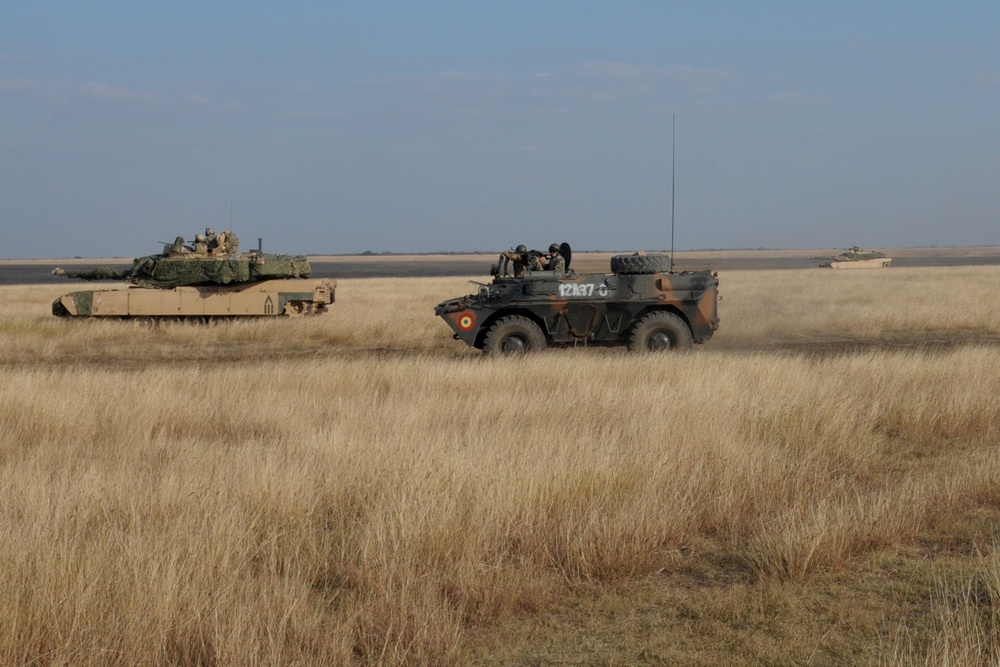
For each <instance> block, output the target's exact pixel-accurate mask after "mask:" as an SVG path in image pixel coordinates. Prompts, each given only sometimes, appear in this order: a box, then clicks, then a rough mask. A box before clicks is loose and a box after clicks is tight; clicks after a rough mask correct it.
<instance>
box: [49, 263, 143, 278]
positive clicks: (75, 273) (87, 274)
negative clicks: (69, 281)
mask: <svg viewBox="0 0 1000 667" xmlns="http://www.w3.org/2000/svg"><path fill="white" fill-rule="evenodd" d="M52 275H54V276H66V277H67V278H79V279H80V280H126V279H128V278H129V276H131V275H132V271H131V270H130V269H116V268H114V267H112V266H98V267H97V268H93V269H61V268H58V267H56V268H54V269H52Z"/></svg>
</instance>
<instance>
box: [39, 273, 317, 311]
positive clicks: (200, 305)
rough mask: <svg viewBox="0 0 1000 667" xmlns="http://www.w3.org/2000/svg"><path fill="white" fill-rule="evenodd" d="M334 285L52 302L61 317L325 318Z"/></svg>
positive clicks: (269, 284)
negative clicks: (316, 315)
mask: <svg viewBox="0 0 1000 667" xmlns="http://www.w3.org/2000/svg"><path fill="white" fill-rule="evenodd" d="M335 288H336V283H335V282H333V281H330V280H311V279H276V280H264V281H260V282H252V283H237V284H230V285H192V286H182V287H174V288H172V289H162V288H148V287H138V286H128V287H125V288H122V289H107V290H83V291H79V292H70V293H69V294H65V295H63V296H61V297H59V298H58V299H56V300H55V301H54V302H53V303H52V314H53V315H57V316H60V317H74V318H75V317H79V318H87V317H116V318H152V319H157V318H210V317H278V316H298V315H311V314H320V313H323V312H325V311H326V309H327V306H328V305H329V304H331V303H333V301H334V291H335Z"/></svg>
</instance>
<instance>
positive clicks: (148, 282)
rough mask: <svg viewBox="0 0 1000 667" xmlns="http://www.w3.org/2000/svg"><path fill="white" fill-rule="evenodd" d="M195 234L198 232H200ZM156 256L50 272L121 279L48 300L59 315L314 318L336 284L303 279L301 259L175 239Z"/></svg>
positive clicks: (306, 266) (306, 268) (306, 263)
mask: <svg viewBox="0 0 1000 667" xmlns="http://www.w3.org/2000/svg"><path fill="white" fill-rule="evenodd" d="M199 236H200V235H199ZM165 245H169V247H168V248H166V249H164V251H163V252H162V253H161V254H159V255H148V256H146V257H139V258H137V259H135V260H133V262H132V267H131V268H130V269H125V270H120V269H116V268H114V267H98V268H96V269H88V270H79V271H74V270H63V269H58V268H57V269H55V270H53V273H54V274H56V275H64V276H66V277H68V278H80V279H82V280H119V281H125V285H124V286H123V287H121V288H118V289H99V290H83V291H79V292H70V293H69V294H65V295H63V296H61V297H59V298H58V299H56V300H55V301H54V302H53V303H52V314H53V315H56V316H59V317H114V318H142V319H144V320H153V321H156V320H161V319H178V320H195V321H197V320H202V321H208V320H209V319H212V318H230V317H274V316H301V315H318V314H320V313H324V312H326V310H327V306H328V305H329V304H331V303H333V301H334V291H335V288H336V283H334V282H333V281H330V280H315V279H309V275H310V273H311V268H310V266H309V261H308V260H307V259H306V258H305V257H303V256H291V255H280V254H269V253H265V252H262V251H261V250H259V249H258V250H256V251H251V252H247V253H242V254H235V253H229V252H215V253H210V252H206V251H203V252H195V251H190V250H189V249H188V248H187V247H186V246H184V245H183V239H180V238H178V240H177V241H175V242H174V243H173V244H165Z"/></svg>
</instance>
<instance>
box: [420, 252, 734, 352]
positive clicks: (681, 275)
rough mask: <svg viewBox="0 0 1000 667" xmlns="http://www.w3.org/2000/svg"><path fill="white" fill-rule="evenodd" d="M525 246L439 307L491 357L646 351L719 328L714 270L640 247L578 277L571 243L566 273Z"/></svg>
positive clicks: (686, 342) (700, 338) (682, 346)
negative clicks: (605, 268) (676, 264)
mask: <svg viewBox="0 0 1000 667" xmlns="http://www.w3.org/2000/svg"><path fill="white" fill-rule="evenodd" d="M522 248H523V246H519V247H518V248H517V249H515V250H512V251H507V252H504V253H501V254H500V258H499V260H498V262H497V264H495V265H493V267H492V269H491V274H492V275H493V276H494V278H493V282H491V283H489V284H483V283H477V284H478V285H479V290H478V291H477V292H476V293H475V294H469V295H467V296H463V297H459V298H456V299H449V300H447V301H444V302H442V303H440V304H438V306H437V307H436V308H435V309H434V312H435V314H436V315H438V316H439V317H441V318H442V319H443V320H444V321H445V322H446V323H447V324H448V326H450V327H451V328H452V330H453V331H454V332H455V333H454V337H455V338H456V339H457V340H461V341H463V342H464V343H466V344H467V345H469V346H471V347H474V348H476V349H478V350H482V351H483V352H484V353H485V354H488V355H504V354H519V353H525V352H537V351H541V350H544V349H545V348H546V347H548V346H562V347H567V346H588V345H594V346H612V345H625V346H627V347H628V349H629V350H631V351H633V352H639V353H647V352H660V351H668V350H686V349H688V348H690V347H691V345H692V344H694V343H704V342H705V341H707V340H708V339H710V338H711V337H712V334H713V333H715V331H716V330H717V329H718V327H719V316H718V300H719V290H718V287H719V279H718V274H716V273H713V272H712V271H709V270H703V271H682V272H678V273H675V272H674V271H673V270H672V261H671V258H670V256H668V255H659V254H644V253H641V252H640V253H635V254H632V255H615V256H613V257H612V258H611V273H588V274H580V275H577V274H576V272H575V271H573V269H572V268H571V262H572V251H571V249H570V247H569V245H568V244H566V243H563V244H561V245H560V246H558V248H559V252H558V255H559V256H561V257H562V258H563V259H564V260H565V266H564V267H563V268H562V269H561V270H552V269H545V268H538V267H539V266H540V263H539V262H540V258H539V257H538V255H539V253H537V251H528V250H527V249H526V248H524V249H523V251H522ZM550 263H551V261H550ZM511 264H513V268H514V274H513V275H510V274H509V273H508V271H509V270H510V267H511Z"/></svg>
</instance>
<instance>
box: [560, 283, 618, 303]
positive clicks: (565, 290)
mask: <svg viewBox="0 0 1000 667" xmlns="http://www.w3.org/2000/svg"><path fill="white" fill-rule="evenodd" d="M594 294H597V296H601V297H606V296H607V295H608V286H607V285H605V284H603V283H602V284H600V285H595V284H593V283H560V284H559V297H560V298H563V299H566V298H570V297H592V296H594Z"/></svg>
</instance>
